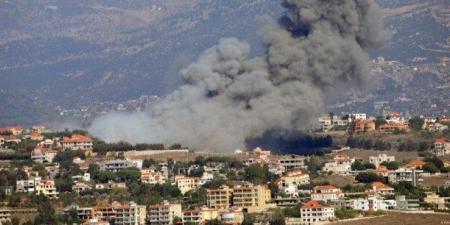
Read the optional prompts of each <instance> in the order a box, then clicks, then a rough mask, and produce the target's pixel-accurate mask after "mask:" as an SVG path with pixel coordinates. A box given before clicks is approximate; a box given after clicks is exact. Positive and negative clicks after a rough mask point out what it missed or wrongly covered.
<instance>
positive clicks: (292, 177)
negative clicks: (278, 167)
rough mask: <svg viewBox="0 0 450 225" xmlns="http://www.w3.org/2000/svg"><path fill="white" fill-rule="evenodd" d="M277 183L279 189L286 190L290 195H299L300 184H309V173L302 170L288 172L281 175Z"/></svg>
mask: <svg viewBox="0 0 450 225" xmlns="http://www.w3.org/2000/svg"><path fill="white" fill-rule="evenodd" d="M276 184H277V186H278V189H280V190H282V191H284V192H285V193H286V194H288V195H290V196H298V186H299V185H305V184H309V175H308V174H304V173H303V172H302V171H301V170H294V171H290V172H287V173H286V174H285V175H284V176H281V177H280V178H279V179H278V180H277V181H276Z"/></svg>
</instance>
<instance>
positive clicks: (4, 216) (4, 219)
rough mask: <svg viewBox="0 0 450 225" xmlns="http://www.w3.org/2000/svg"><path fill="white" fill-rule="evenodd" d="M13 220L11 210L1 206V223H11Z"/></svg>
mask: <svg viewBox="0 0 450 225" xmlns="http://www.w3.org/2000/svg"><path fill="white" fill-rule="evenodd" d="M10 222H11V210H9V209H7V208H0V224H9V223H10Z"/></svg>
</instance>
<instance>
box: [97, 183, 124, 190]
mask: <svg viewBox="0 0 450 225" xmlns="http://www.w3.org/2000/svg"><path fill="white" fill-rule="evenodd" d="M114 188H123V189H125V188H127V185H126V183H123V182H113V181H109V182H108V183H103V184H95V189H99V190H105V189H106V190H111V189H114Z"/></svg>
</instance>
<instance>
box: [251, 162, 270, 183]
mask: <svg viewBox="0 0 450 225" xmlns="http://www.w3.org/2000/svg"><path fill="white" fill-rule="evenodd" d="M269 173H270V172H269V167H268V166H267V165H260V164H257V163H255V164H252V165H250V166H249V167H247V168H246V169H245V174H246V178H247V180H248V181H250V182H252V183H254V184H264V183H267V182H268V181H269Z"/></svg>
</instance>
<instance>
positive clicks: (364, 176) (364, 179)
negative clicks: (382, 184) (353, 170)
mask: <svg viewBox="0 0 450 225" xmlns="http://www.w3.org/2000/svg"><path fill="white" fill-rule="evenodd" d="M356 180H357V181H358V182H361V183H372V182H374V181H383V178H382V177H380V176H378V175H377V174H375V173H372V172H362V173H359V174H358V175H356Z"/></svg>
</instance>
